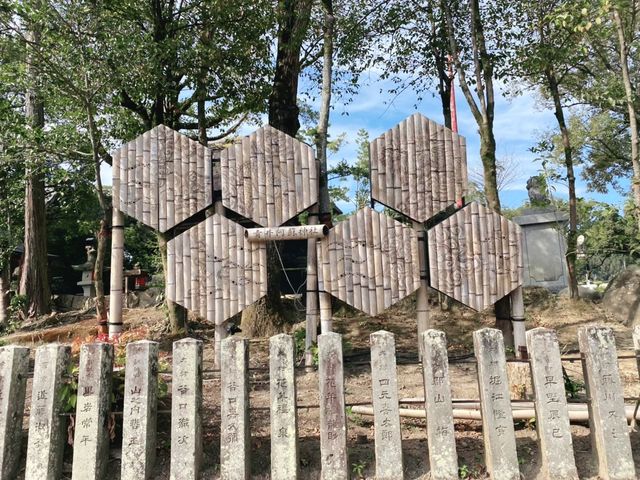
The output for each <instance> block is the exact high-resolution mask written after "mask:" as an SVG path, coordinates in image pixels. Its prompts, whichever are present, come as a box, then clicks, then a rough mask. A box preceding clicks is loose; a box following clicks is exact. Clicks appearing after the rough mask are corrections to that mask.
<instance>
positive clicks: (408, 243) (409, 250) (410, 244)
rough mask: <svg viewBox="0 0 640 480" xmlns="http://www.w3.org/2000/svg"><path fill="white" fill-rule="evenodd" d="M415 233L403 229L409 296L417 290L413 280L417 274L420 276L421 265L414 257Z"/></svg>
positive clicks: (406, 280) (406, 288) (405, 279)
mask: <svg viewBox="0 0 640 480" xmlns="http://www.w3.org/2000/svg"><path fill="white" fill-rule="evenodd" d="M413 235H414V233H413V231H412V230H410V229H408V228H403V229H402V237H403V238H402V245H403V247H404V263H405V269H404V282H405V291H406V292H407V294H409V293H411V292H413V291H414V290H415V286H414V282H413V279H414V278H415V277H416V275H415V273H416V272H417V273H418V276H420V273H419V272H420V265H419V264H418V258H417V257H414V254H415V253H416V251H415V248H414V246H415V241H414V236H413Z"/></svg>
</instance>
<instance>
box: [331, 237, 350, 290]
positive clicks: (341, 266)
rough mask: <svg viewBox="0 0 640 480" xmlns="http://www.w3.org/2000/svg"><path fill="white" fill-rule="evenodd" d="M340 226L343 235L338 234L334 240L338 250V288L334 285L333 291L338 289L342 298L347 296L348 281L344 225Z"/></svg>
mask: <svg viewBox="0 0 640 480" xmlns="http://www.w3.org/2000/svg"><path fill="white" fill-rule="evenodd" d="M340 227H341V228H342V235H341V236H338V235H336V237H335V238H334V240H333V244H334V248H335V251H336V257H337V262H338V265H337V269H336V275H337V277H338V288H337V289H336V288H335V285H334V288H333V289H332V291H331V293H335V292H336V291H337V293H338V296H339V297H340V298H347V282H346V278H345V276H344V272H345V255H344V241H345V237H344V226H343V225H340Z"/></svg>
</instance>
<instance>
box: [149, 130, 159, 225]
mask: <svg viewBox="0 0 640 480" xmlns="http://www.w3.org/2000/svg"><path fill="white" fill-rule="evenodd" d="M147 134H148V135H149V221H150V225H151V226H152V227H153V228H154V229H156V230H158V225H159V222H158V213H159V206H158V191H159V190H158V188H159V186H158V173H159V172H158V127H156V128H154V129H152V130H151V131H150V132H147Z"/></svg>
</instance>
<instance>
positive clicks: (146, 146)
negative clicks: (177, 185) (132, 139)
mask: <svg viewBox="0 0 640 480" xmlns="http://www.w3.org/2000/svg"><path fill="white" fill-rule="evenodd" d="M142 139H143V151H142V154H143V161H142V221H143V222H144V223H145V224H146V225H150V224H151V210H150V204H149V202H150V200H151V197H150V194H151V188H150V185H149V181H150V175H151V158H150V157H151V151H150V140H151V138H150V134H149V132H147V133H145V134H144V135H142Z"/></svg>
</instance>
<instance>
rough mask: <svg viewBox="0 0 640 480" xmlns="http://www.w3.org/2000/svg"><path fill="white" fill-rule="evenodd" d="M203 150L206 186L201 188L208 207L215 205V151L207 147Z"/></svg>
mask: <svg viewBox="0 0 640 480" xmlns="http://www.w3.org/2000/svg"><path fill="white" fill-rule="evenodd" d="M202 150H203V153H204V179H203V180H204V184H203V185H201V186H200V188H202V191H203V192H204V193H203V194H204V205H206V206H207V207H208V206H210V205H211V204H212V203H213V184H214V178H213V150H211V149H209V148H207V147H202ZM240 178H242V177H240ZM241 183H242V182H241Z"/></svg>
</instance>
